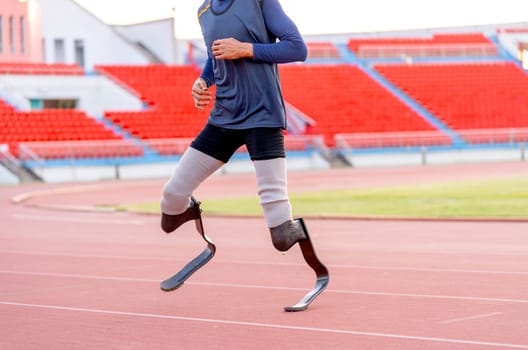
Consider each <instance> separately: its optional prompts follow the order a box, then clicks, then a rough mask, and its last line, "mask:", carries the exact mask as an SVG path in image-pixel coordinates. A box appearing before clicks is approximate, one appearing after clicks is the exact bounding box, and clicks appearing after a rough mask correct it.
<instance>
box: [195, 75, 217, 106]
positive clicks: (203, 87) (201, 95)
mask: <svg viewBox="0 0 528 350" xmlns="http://www.w3.org/2000/svg"><path fill="white" fill-rule="evenodd" d="M192 97H193V100H194V106H195V107H196V108H198V109H199V110H201V111H202V110H203V109H204V107H205V106H207V105H209V103H211V99H212V97H211V91H209V89H208V88H207V83H206V82H205V80H203V79H202V78H198V79H196V80H195V81H194V84H193V86H192Z"/></svg>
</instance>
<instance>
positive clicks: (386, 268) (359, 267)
mask: <svg viewBox="0 0 528 350" xmlns="http://www.w3.org/2000/svg"><path fill="white" fill-rule="evenodd" d="M0 253H5V254H21V255H41V256H60V257H75V258H87V259H92V258H97V259H128V260H154V261H167V260H170V261H182V260H179V259H178V258H175V257H159V256H158V257H152V256H123V255H103V254H65V253H51V252H31V251H13V250H0ZM215 263H216V264H240V265H262V266H306V264H304V263H281V262H269V261H244V260H222V259H218V260H215ZM326 265H327V267H329V268H342V269H353V270H380V271H414V272H449V273H468V274H471V273H472V274H490V275H521V276H524V275H527V276H528V271H499V270H464V269H436V268H421V267H410V266H402V267H393V266H368V265H343V264H326Z"/></svg>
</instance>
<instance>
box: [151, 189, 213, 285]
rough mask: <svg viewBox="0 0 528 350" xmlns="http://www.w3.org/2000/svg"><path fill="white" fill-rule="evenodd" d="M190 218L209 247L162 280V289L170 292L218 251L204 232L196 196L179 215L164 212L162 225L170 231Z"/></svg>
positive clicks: (166, 230) (165, 229)
mask: <svg viewBox="0 0 528 350" xmlns="http://www.w3.org/2000/svg"><path fill="white" fill-rule="evenodd" d="M190 220H195V224H196V230H197V231H198V233H199V234H200V236H202V238H203V239H204V241H205V242H206V243H207V247H205V249H204V250H203V251H202V252H201V253H200V255H198V256H197V257H196V258H194V259H193V260H191V261H190V262H189V263H188V264H187V265H185V266H184V267H183V269H181V270H180V271H179V272H178V273H176V274H175V275H174V276H172V277H170V278H167V279H166V280H164V281H163V282H161V284H160V287H161V290H163V291H165V292H170V291H172V290H175V289H177V288H179V287H181V285H182V284H183V283H184V282H185V281H186V280H187V279H188V278H189V277H191V275H192V274H193V273H195V272H196V271H198V269H200V268H201V267H202V266H204V265H205V264H207V262H209V260H211V259H212V257H213V256H214V254H215V252H216V246H215V244H214V242H213V241H212V240H211V239H210V238H209V237H208V236H207V235H206V234H205V232H204V228H203V223H202V210H201V209H200V202H198V201H197V200H196V199H195V198H194V197H191V205H190V206H189V208H187V210H185V211H184V212H183V213H181V214H178V215H167V214H163V215H162V218H161V225H162V228H163V230H164V231H165V232H167V233H170V232H172V231H174V230H176V229H177V228H178V227H179V226H181V225H182V224H183V223H185V222H187V221H190Z"/></svg>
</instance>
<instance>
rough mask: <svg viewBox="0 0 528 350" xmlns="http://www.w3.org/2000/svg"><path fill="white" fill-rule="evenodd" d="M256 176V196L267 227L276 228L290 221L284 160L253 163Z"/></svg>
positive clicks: (277, 159)
mask: <svg viewBox="0 0 528 350" xmlns="http://www.w3.org/2000/svg"><path fill="white" fill-rule="evenodd" d="M253 165H254V167H255V172H256V174H257V185H258V194H259V197H260V205H261V207H262V211H263V213H264V219H265V220H266V223H267V225H268V227H270V228H271V227H277V226H279V225H280V224H282V223H284V222H286V221H288V220H291V219H292V214H291V211H292V209H291V204H290V200H289V198H288V189H287V173H286V159H285V158H275V159H269V160H256V161H253Z"/></svg>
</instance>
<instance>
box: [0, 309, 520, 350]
mask: <svg viewBox="0 0 528 350" xmlns="http://www.w3.org/2000/svg"><path fill="white" fill-rule="evenodd" d="M0 305H5V306H14V307H21V308H33V309H46V310H55V311H70V312H85V313H92V314H102V315H112V316H127V317H140V318H156V319H169V320H176V321H186V322H200V323H213V324H222V325H231V326H240V327H257V328H272V329H283V330H294V331H301V332H315V333H331V334H345V335H355V336H365V337H377V338H393V339H402V340H410V341H423V342H433V343H448V344H465V345H478V346H489V347H500V348H509V349H528V344H512V343H496V342H487V341H480V340H467V339H450V338H436V337H423V336H413V335H405V334H395V333H381V332H363V331H354V330H348V329H335V328H318V327H303V326H292V325H285V324H276V323H262V322H244V321H234V320H223V319H214V318H202V317H184V316H177V315H163V314H153V313H142V312H127V311H113V310H104V309H88V308H80V307H70V306H57V305H44V304H28V303H17V302H8V301H0Z"/></svg>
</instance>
